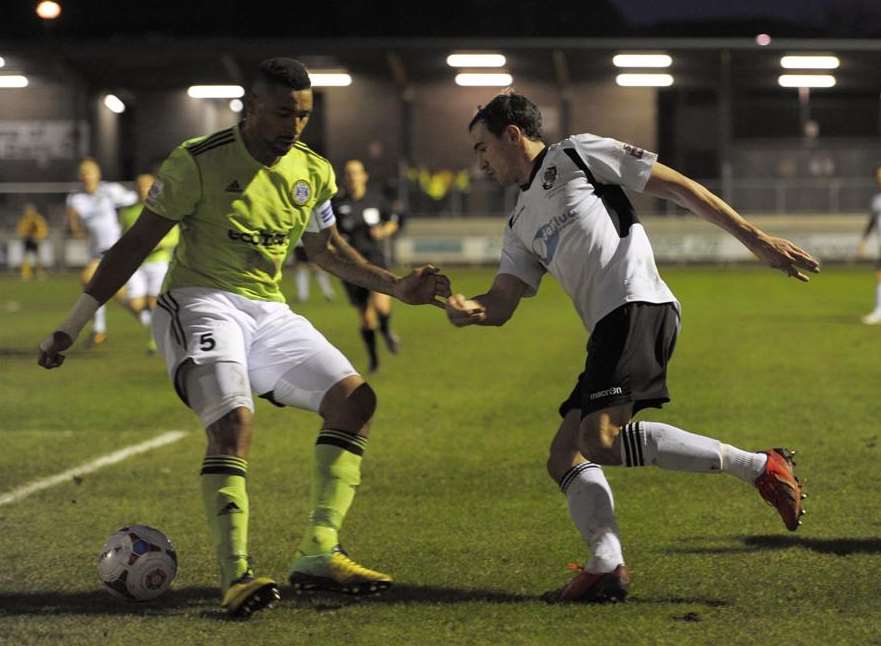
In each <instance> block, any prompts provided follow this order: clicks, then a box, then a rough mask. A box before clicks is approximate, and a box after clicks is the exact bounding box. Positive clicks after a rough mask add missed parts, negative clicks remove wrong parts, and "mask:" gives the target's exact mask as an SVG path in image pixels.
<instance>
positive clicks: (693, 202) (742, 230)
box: [645, 163, 820, 282]
mask: <svg viewBox="0 0 881 646" xmlns="http://www.w3.org/2000/svg"><path fill="white" fill-rule="evenodd" d="M645 192H646V193H650V194H652V195H656V196H657V197H661V198H664V199H666V200H670V201H672V202H674V203H676V204H678V205H679V206H681V207H682V208H684V209H687V210H689V211H691V212H692V213H694V214H695V215H697V216H700V217H702V218H703V219H705V220H707V221H708V222H712V223H713V224H715V225H716V226H718V227H720V228H722V229H724V230H725V231H727V232H728V233H730V234H731V235H732V236H734V237H735V238H737V239H738V240H740V241H741V242H742V243H743V245H744V246H745V247H746V248H747V249H749V250H750V251H752V252H753V253H754V254H755V255H756V257H758V258H759V260H761V261H763V262H764V263H766V264H767V265H769V266H770V267H773V268H774V269H778V270H780V271H782V272H783V273H785V274H786V275H788V276H792V277H793V278H797V279H798V280H801V281H804V282H807V280H808V277H807V276H806V275H805V274H803V273H802V272H801V271H800V270H806V271H809V272H813V273H818V272H819V271H820V263H819V262H818V261H817V259H816V258H814V257H813V256H811V255H810V254H809V253H808V252H807V251H805V250H804V249H802V248H800V247H799V246H797V245H795V244H794V243H792V242H790V241H789V240H785V239H783V238H777V237H774V236H771V235H768V234H767V233H765V232H764V231H762V230H761V229H759V228H758V227H757V226H755V225H754V224H752V223H751V222H749V221H747V220H746V219H744V218H743V217H742V216H741V215H740V214H739V213H738V212H737V211H735V210H734V209H733V208H731V206H729V205H728V204H727V203H726V202H725V201H724V200H723V199H722V198H720V197H719V196H717V195H715V194H714V193H713V192H712V191H710V190H709V189H707V188H706V187H705V186H702V185H701V184H699V183H698V182H695V181H694V180H693V179H691V178H689V177H686V176H685V175H683V174H682V173H679V172H678V171H676V170H673V169H672V168H670V167H669V166H665V165H664V164H661V163H655V164H654V166H652V171H651V175H650V176H649V179H648V182H647V183H646V185H645Z"/></svg>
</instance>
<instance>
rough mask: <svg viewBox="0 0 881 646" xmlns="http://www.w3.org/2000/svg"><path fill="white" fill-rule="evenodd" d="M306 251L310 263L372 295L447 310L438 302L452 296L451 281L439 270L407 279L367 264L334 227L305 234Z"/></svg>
mask: <svg viewBox="0 0 881 646" xmlns="http://www.w3.org/2000/svg"><path fill="white" fill-rule="evenodd" d="M303 248H304V249H305V250H306V255H307V256H308V257H309V259H310V260H312V261H313V262H315V264H317V265H318V266H319V267H321V268H322V269H324V270H325V271H328V272H330V273H332V274H334V275H335V276H339V277H340V278H342V279H343V280H345V281H346V282H349V283H352V284H355V285H360V286H361V287H364V288H366V289H369V290H370V291H372V292H381V293H383V294H389V295H391V296H394V297H395V298H397V299H398V300H401V301H403V302H404V303H408V304H410V305H426V304H431V305H435V306H437V307H440V308H443V307H444V305H443V303H442V302H441V301H438V300H437V299H438V298H447V297H448V296H449V295H450V293H451V292H450V279H449V278H447V277H446V276H444V275H443V274H441V273H440V272H439V270H438V269H437V267H433V266H431V265H426V266H424V267H419V268H417V269H414V270H413V271H411V272H410V273H409V274H407V275H406V276H404V277H398V276H396V275H395V274H393V273H392V272H390V271H388V270H386V269H383V268H382V267H377V266H376V265H374V264H371V263H369V262H367V260H365V259H364V257H363V256H361V254H359V253H358V252H357V251H355V250H354V249H353V248H352V247H351V246H350V245H349V244H348V243H347V242H346V241H345V240H343V238H342V237H341V236H340V235H339V233H338V232H337V228H336V226H331V227H328V228H326V229H323V230H321V231H320V232H318V233H304V234H303Z"/></svg>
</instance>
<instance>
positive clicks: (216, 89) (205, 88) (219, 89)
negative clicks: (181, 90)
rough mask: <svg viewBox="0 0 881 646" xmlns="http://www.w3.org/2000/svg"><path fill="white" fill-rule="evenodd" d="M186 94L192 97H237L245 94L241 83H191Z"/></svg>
mask: <svg viewBox="0 0 881 646" xmlns="http://www.w3.org/2000/svg"><path fill="white" fill-rule="evenodd" d="M187 94H189V95H190V96H191V97H193V98H194V99H238V98H241V97H243V96H245V88H243V87H242V86H241V85H191V86H190V87H188V88H187Z"/></svg>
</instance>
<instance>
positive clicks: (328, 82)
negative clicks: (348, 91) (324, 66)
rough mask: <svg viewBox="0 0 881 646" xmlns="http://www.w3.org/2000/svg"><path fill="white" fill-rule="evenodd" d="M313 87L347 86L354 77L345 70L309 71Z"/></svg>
mask: <svg viewBox="0 0 881 646" xmlns="http://www.w3.org/2000/svg"><path fill="white" fill-rule="evenodd" d="M309 80H310V81H312V87H347V86H349V85H351V84H352V77H351V76H350V75H349V74H346V73H345V72H309Z"/></svg>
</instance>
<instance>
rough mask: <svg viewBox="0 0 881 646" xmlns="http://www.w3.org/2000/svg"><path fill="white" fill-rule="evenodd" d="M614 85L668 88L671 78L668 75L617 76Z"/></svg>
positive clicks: (671, 82) (671, 83)
mask: <svg viewBox="0 0 881 646" xmlns="http://www.w3.org/2000/svg"><path fill="white" fill-rule="evenodd" d="M615 83H617V84H618V85H621V86H623V87H670V86H671V85H673V77H672V76H670V75H669V74H619V75H618V76H616V77H615Z"/></svg>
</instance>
